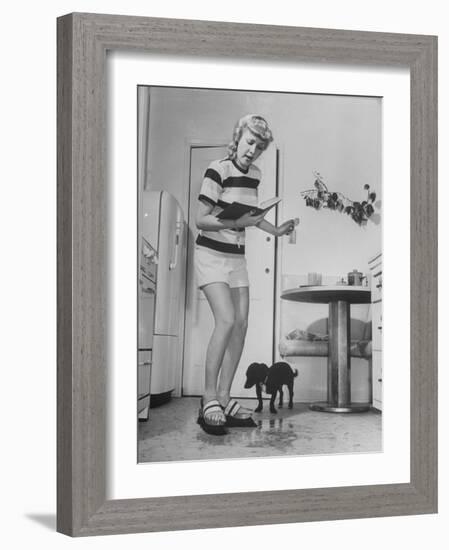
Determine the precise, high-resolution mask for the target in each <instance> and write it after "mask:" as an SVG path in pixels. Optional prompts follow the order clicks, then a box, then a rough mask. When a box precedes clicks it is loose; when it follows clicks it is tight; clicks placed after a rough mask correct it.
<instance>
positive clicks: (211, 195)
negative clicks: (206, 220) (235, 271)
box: [196, 158, 261, 254]
mask: <svg viewBox="0 0 449 550" xmlns="http://www.w3.org/2000/svg"><path fill="white" fill-rule="evenodd" d="M260 178H261V172H260V170H259V168H257V166H255V165H254V164H251V166H250V167H249V168H248V169H247V170H243V169H242V168H240V167H239V166H238V165H237V164H236V162H235V161H234V160H231V159H229V158H224V159H221V160H215V161H213V162H211V163H210V165H209V167H208V169H207V170H206V173H205V174H204V179H203V183H202V186H201V190H200V194H199V196H198V200H200V201H203V202H206V203H208V204H211V205H212V206H213V207H214V208H213V210H212V212H211V214H212V215H213V216H216V215H217V214H219V213H220V212H221V211H222V210H223V209H224V208H225V207H226V206H228V205H229V204H231V203H232V202H234V201H236V202H241V203H243V204H248V205H249V206H257V186H258V185H259V183H260ZM196 244H197V245H199V246H204V247H206V248H211V249H213V250H217V251H219V252H226V253H230V254H245V229H244V228H243V229H220V230H219V231H205V230H202V231H200V233H199V235H198V238H197V240H196Z"/></svg>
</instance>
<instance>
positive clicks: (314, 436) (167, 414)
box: [138, 397, 382, 462]
mask: <svg viewBox="0 0 449 550" xmlns="http://www.w3.org/2000/svg"><path fill="white" fill-rule="evenodd" d="M241 403H242V405H244V406H247V407H250V408H254V407H255V401H253V400H241ZM197 415H198V399H194V398H187V397H183V398H177V399H172V400H171V401H170V402H169V403H167V404H165V405H163V406H161V407H158V408H156V409H151V410H150V418H149V420H148V422H142V423H139V432H138V435H139V442H138V461H139V462H167V461H182V460H213V459H223V458H250V457H268V456H270V457H271V456H284V455H291V456H301V455H310V454H339V453H354V452H357V453H360V452H379V451H381V450H382V415H380V414H377V413H375V412H372V411H370V412H367V413H363V414H357V415H347V414H346V415H345V414H332V413H321V412H316V411H311V410H309V408H308V406H307V405H306V404H298V403H295V405H294V407H293V409H278V412H277V414H276V415H275V414H271V413H270V412H269V411H268V410H266V411H263V412H262V413H255V414H254V420H255V422H256V427H254V428H229V429H228V433H227V434H226V435H224V436H214V435H210V434H207V433H205V432H204V431H203V430H202V429H201V427H200V426H199V425H198V424H197V422H196V419H197Z"/></svg>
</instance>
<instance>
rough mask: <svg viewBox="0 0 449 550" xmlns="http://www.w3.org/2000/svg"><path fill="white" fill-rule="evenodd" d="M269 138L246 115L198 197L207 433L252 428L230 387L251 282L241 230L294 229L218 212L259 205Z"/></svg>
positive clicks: (202, 417) (263, 126)
mask: <svg viewBox="0 0 449 550" xmlns="http://www.w3.org/2000/svg"><path fill="white" fill-rule="evenodd" d="M272 141H273V136H272V132H271V130H270V128H269V127H268V124H267V122H266V120H265V119H264V118H262V117H261V116H258V115H246V116H244V117H242V118H241V119H240V120H239V121H238V122H237V124H236V126H235V128H234V133H233V139H232V141H231V143H230V144H229V146H228V151H229V154H228V156H227V157H226V158H224V159H220V160H217V161H214V162H212V163H211V164H210V165H209V167H208V169H207V170H206V173H205V175H204V180H203V183H202V186H201V190H200V194H199V197H198V200H199V204H198V211H197V217H196V226H197V228H198V229H200V234H199V235H198V238H197V241H196V247H195V268H196V276H197V284H198V286H199V288H201V290H202V291H203V292H204V294H205V296H206V298H207V301H208V303H209V305H210V308H211V310H212V313H213V316H214V320H215V326H214V330H213V333H212V336H211V338H210V341H209V345H208V348H207V354H206V373H205V387H204V394H203V397H202V399H201V407H200V411H199V415H198V423H199V424H200V426H201V427H202V428H203V429H204V431H206V432H207V433H210V434H213V435H224V434H226V433H227V431H226V426H227V427H233V426H255V423H254V421H253V419H252V416H251V414H252V411H250V410H249V409H244V408H243V407H242V406H240V405H239V403H238V402H237V401H236V400H235V399H231V396H230V390H231V385H232V381H233V379H234V376H235V372H236V369H237V366H238V363H239V360H240V357H241V354H242V350H243V345H244V343H245V336H246V330H247V323H248V307H249V282H248V272H247V267H246V259H245V228H246V227H252V226H255V227H257V228H258V229H261V230H262V231H266V232H268V233H270V234H271V235H274V236H276V237H279V236H281V235H286V234H287V235H288V234H289V233H291V232H292V231H293V229H294V227H295V224H294V220H288V221H286V222H284V223H283V224H282V225H280V226H279V227H275V226H274V225H272V224H271V223H269V222H268V221H266V220H265V219H264V215H265V214H262V215H252V212H249V213H247V214H245V215H243V216H242V217H240V218H238V219H237V220H225V219H218V218H217V217H216V216H217V214H219V213H220V212H221V211H222V210H223V209H224V208H225V207H226V206H227V205H229V204H230V203H232V202H234V201H236V202H240V203H244V204H248V205H250V206H257V204H258V201H257V188H258V185H259V183H260V180H261V172H260V169H259V168H258V167H256V166H255V165H254V164H253V163H254V161H255V160H256V159H257V158H258V157H259V156H260V155H261V154H262V153H263V151H265V150H266V149H267V147H268V146H269V144H270V143H271V142H272Z"/></svg>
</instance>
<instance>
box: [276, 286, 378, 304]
mask: <svg viewBox="0 0 449 550" xmlns="http://www.w3.org/2000/svg"><path fill="white" fill-rule="evenodd" d="M281 298H282V299H283V300H291V301H293V302H312V303H315V304H328V303H329V302H336V301H344V302H349V303H350V304H369V303H370V302H371V289H370V288H367V287H363V286H348V285H336V286H331V285H320V286H300V287H297V288H289V289H287V290H284V291H283V292H282V294H281Z"/></svg>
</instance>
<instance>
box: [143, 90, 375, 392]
mask: <svg viewBox="0 0 449 550" xmlns="http://www.w3.org/2000/svg"><path fill="white" fill-rule="evenodd" d="M249 112H252V113H259V114H261V115H263V116H264V117H266V118H267V120H268V121H269V123H270V126H271V127H272V130H273V134H274V137H275V142H274V145H272V146H276V147H277V148H278V149H279V152H280V157H279V159H280V165H279V168H280V171H279V185H280V194H281V196H282V197H283V201H282V203H281V205H280V207H279V220H280V221H282V220H283V219H288V218H290V217H299V218H300V220H301V222H300V225H299V226H298V228H297V239H296V244H290V243H289V240H288V238H283V239H280V246H279V259H280V262H279V271H278V275H279V289H278V290H279V291H280V290H281V289H282V288H288V287H291V286H296V285H297V284H300V283H301V282H306V281H305V277H306V274H307V273H308V272H309V271H314V272H321V273H323V275H324V276H335V277H337V276H342V275H346V274H347V272H348V271H351V270H352V269H354V268H357V269H358V270H359V271H363V272H367V260H368V258H369V257H371V256H372V255H374V254H375V253H376V252H377V251H379V250H380V249H381V224H380V223H379V219H377V223H374V222H371V221H370V222H369V223H368V225H367V226H365V227H359V226H358V225H357V224H356V223H355V222H354V221H352V220H351V219H350V218H349V217H348V216H347V215H344V214H340V213H337V212H334V211H328V210H321V211H318V212H317V211H315V210H314V209H312V208H309V207H305V203H304V201H303V199H302V198H301V197H300V192H301V191H303V190H305V189H310V188H311V187H313V182H314V176H313V172H314V171H319V172H320V173H321V175H322V176H323V178H324V181H325V182H326V184H327V185H328V187H329V189H332V190H338V191H340V192H342V193H343V194H344V195H345V196H347V197H349V198H351V199H352V200H363V199H364V198H365V197H366V191H364V189H363V186H364V185H365V184H368V185H370V187H371V189H372V190H375V191H376V194H377V206H378V207H380V205H381V170H382V167H381V124H382V120H381V100H380V99H379V98H364V97H346V96H329V95H312V94H309V95H308V94H286V93H278V94H267V93H260V92H257V93H255V92H249V93H248V92H234V91H233V92H229V91H221V90H192V89H176V88H159V87H156V88H151V93H150V124H149V151H148V157H147V160H146V182H147V183H146V185H147V186H148V187H150V188H151V189H165V190H167V191H169V192H170V193H172V194H173V195H174V196H175V197H176V199H177V200H178V202H179V203H180V204H181V206H182V208H183V210H184V211H185V212H187V206H188V174H189V147H190V144H192V143H193V144H204V145H207V144H223V143H227V142H228V141H229V139H230V136H231V132H232V127H233V125H234V123H235V121H236V120H237V119H238V118H239V117H240V116H242V115H244V114H246V113H249ZM277 306H278V307H277V311H279V312H280V315H279V319H278V327H277V332H278V336H282V335H285V334H286V333H287V332H289V331H290V330H292V329H294V328H302V329H307V328H308V327H310V326H311V325H313V323H314V322H316V321H317V320H319V319H324V318H326V317H327V306H324V305H323V306H320V305H306V304H304V305H299V304H296V303H287V302H284V301H283V300H279V303H278V304H277ZM352 316H353V317H355V318H358V319H360V320H362V321H366V320H367V319H369V309H368V306H357V307H354V308H352ZM291 362H292V363H294V364H295V365H296V367H297V368H298V369H299V371H300V376H299V377H298V379H297V387H296V388H295V397H296V399H298V400H304V401H308V400H314V399H323V398H325V396H326V359H325V358H297V359H293V358H292V359H291ZM352 365H353V368H352V376H353V399H354V400H364V399H366V398H368V389H367V388H368V384H367V382H368V375H369V365H368V362H367V361H365V360H354V361H353V363H352Z"/></svg>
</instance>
